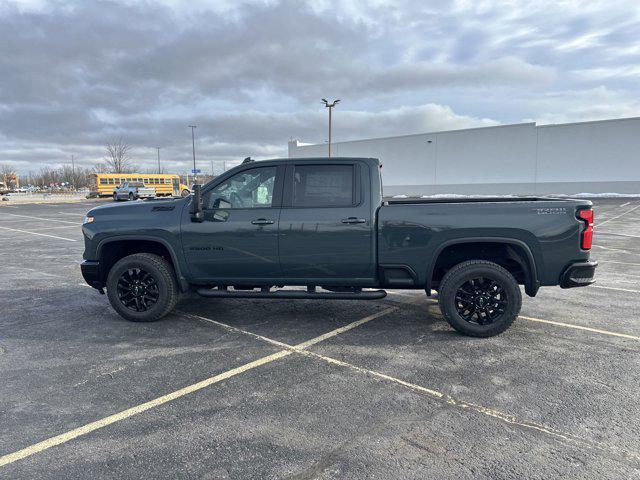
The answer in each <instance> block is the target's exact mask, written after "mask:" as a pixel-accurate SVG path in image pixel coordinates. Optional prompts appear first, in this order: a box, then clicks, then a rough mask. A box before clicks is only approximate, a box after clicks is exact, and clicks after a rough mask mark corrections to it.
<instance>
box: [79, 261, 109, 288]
mask: <svg viewBox="0 0 640 480" xmlns="http://www.w3.org/2000/svg"><path fill="white" fill-rule="evenodd" d="M80 271H81V272H82V277H83V278H84V280H85V282H87V283H88V284H89V285H91V286H92V287H93V288H97V289H98V290H100V289H101V288H104V283H103V282H102V275H101V273H100V262H96V261H93V260H85V261H83V262H82V263H81V264H80Z"/></svg>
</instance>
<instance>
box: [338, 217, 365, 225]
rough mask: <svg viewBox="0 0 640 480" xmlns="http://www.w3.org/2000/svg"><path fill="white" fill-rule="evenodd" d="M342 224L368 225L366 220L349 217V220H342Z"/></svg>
mask: <svg viewBox="0 0 640 480" xmlns="http://www.w3.org/2000/svg"><path fill="white" fill-rule="evenodd" d="M341 222H342V223H349V224H351V223H367V220H366V219H365V218H356V217H349V218H343V219H342V220H341Z"/></svg>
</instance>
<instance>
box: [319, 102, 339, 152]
mask: <svg viewBox="0 0 640 480" xmlns="http://www.w3.org/2000/svg"><path fill="white" fill-rule="evenodd" d="M322 101H323V103H324V106H325V107H326V108H328V109H329V158H331V111H332V110H333V107H335V106H336V104H337V103H338V102H340V99H337V100H334V101H333V103H329V102H328V101H327V99H326V98H323V99H322Z"/></svg>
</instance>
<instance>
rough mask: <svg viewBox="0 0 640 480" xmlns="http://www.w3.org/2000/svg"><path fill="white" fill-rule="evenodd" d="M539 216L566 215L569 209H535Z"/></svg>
mask: <svg viewBox="0 0 640 480" xmlns="http://www.w3.org/2000/svg"><path fill="white" fill-rule="evenodd" d="M534 210H535V211H536V213H537V214H538V215H566V214H567V209H566V208H564V207H549V208H534Z"/></svg>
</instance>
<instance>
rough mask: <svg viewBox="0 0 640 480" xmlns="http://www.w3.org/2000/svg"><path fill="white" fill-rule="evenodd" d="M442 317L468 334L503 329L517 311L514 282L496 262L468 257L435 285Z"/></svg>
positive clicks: (494, 332) (481, 334) (518, 300)
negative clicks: (437, 285) (438, 284)
mask: <svg viewBox="0 0 640 480" xmlns="http://www.w3.org/2000/svg"><path fill="white" fill-rule="evenodd" d="M438 303H439V304H440V310H441V311H442V315H443V316H444V318H445V320H446V321H447V322H449V325H451V326H452V327H453V328H455V329H456V330H457V331H458V332H460V333H462V334H464V335H469V336H471V337H492V336H494V335H498V334H500V333H502V332H504V331H505V330H506V329H507V328H509V326H510V325H511V324H512V323H513V321H514V320H515V319H516V317H517V316H518V313H520V307H521V305H522V294H521V293H520V287H519V286H518V282H516V279H515V278H513V275H511V274H510V273H509V272H508V271H507V270H505V269H504V268H502V267H501V266H500V265H498V264H496V263H493V262H489V261H486V260H469V261H466V262H463V263H460V264H458V265H456V266H455V267H453V268H451V270H449V271H448V272H447V273H446V274H445V276H444V278H443V279H442V282H441V283H440V288H439V289H438Z"/></svg>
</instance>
